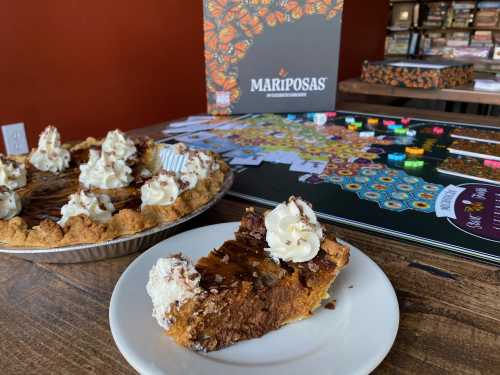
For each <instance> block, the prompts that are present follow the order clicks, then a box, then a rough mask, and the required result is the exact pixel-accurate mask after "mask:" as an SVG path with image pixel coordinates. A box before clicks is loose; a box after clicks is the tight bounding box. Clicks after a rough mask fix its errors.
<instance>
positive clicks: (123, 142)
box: [102, 129, 137, 161]
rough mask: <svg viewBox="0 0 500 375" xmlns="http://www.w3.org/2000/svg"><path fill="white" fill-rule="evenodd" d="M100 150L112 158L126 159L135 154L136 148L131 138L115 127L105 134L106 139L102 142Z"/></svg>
mask: <svg viewBox="0 0 500 375" xmlns="http://www.w3.org/2000/svg"><path fill="white" fill-rule="evenodd" d="M102 151H103V152H105V153H106V154H108V155H109V157H110V158H111V159H113V160H125V161H127V160H128V159H130V158H131V157H133V156H134V155H135V154H136V152H137V148H136V147H135V144H134V141H133V140H132V139H130V138H129V137H127V136H126V135H125V134H124V133H123V132H122V131H120V130H118V129H116V130H112V131H110V132H108V134H107V135H106V139H105V140H104V142H103V144H102Z"/></svg>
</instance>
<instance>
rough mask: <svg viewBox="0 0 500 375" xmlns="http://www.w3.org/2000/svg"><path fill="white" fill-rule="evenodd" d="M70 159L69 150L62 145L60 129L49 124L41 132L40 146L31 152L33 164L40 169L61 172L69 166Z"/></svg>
mask: <svg viewBox="0 0 500 375" xmlns="http://www.w3.org/2000/svg"><path fill="white" fill-rule="evenodd" d="M70 159H71V155H70V153H69V151H68V150H66V149H65V148H63V147H62V146H61V136H60V135H59V131H58V130H57V129H56V128H55V127H53V126H47V127H46V128H45V130H44V131H43V132H42V134H40V138H39V139H38V148H37V149H36V150H33V151H32V153H31V156H30V162H31V164H33V166H34V167H35V168H36V169H38V170H40V171H44V172H52V173H59V172H62V171H64V170H65V169H66V168H68V166H69V162H70Z"/></svg>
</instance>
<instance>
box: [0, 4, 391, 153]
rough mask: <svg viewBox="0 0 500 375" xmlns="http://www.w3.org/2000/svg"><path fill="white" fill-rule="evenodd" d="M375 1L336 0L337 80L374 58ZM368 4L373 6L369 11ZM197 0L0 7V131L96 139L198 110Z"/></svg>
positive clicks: (201, 97) (380, 31)
mask: <svg viewBox="0 0 500 375" xmlns="http://www.w3.org/2000/svg"><path fill="white" fill-rule="evenodd" d="M385 3H386V1H384V0H370V1H367V0H364V1H362V0H346V4H345V17H344V29H343V42H342V53H341V56H342V62H341V74H340V75H341V77H342V78H346V77H348V76H354V75H358V74H359V67H360V63H361V61H362V60H363V59H364V58H366V57H369V58H378V57H381V56H382V54H383V40H384V35H385V26H386V20H387V13H388V2H387V4H385ZM376 4H377V5H376ZM202 38H203V31H202V2H201V0H198V1H194V0H187V1H186V0H182V1H180V0H122V1H110V0H85V1H83V0H50V1H37V0H15V1H3V2H1V3H0V124H7V123H13V122H24V123H25V124H26V126H27V129H28V136H29V141H30V145H31V146H34V145H35V144H36V139H37V136H38V133H39V132H40V131H41V130H42V129H43V128H44V127H45V126H46V125H48V124H53V125H55V126H57V127H59V129H60V130H61V132H62V134H63V138H64V139H77V138H83V137H85V136H87V135H95V136H101V135H103V134H105V132H106V131H107V130H109V129H112V128H116V127H119V128H121V129H124V130H126V129H131V128H134V127H140V126H143V125H147V124H152V123H155V122H160V121H164V120H167V119H172V118H175V117H179V116H182V115H187V114H193V113H197V112H203V110H204V109H205V87H204V62H203V41H202V40H203V39H202Z"/></svg>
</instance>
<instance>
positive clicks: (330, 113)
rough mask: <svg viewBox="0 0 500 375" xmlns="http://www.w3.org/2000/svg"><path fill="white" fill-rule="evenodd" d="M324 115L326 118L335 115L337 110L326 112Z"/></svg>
mask: <svg viewBox="0 0 500 375" xmlns="http://www.w3.org/2000/svg"><path fill="white" fill-rule="evenodd" d="M326 117H328V118H333V117H337V112H326Z"/></svg>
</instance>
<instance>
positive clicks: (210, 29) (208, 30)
mask: <svg viewBox="0 0 500 375" xmlns="http://www.w3.org/2000/svg"><path fill="white" fill-rule="evenodd" d="M204 28H205V36H204V39H205V48H206V49H208V50H211V51H215V50H216V49H217V31H216V27H215V25H214V23H213V22H210V21H205V23H204Z"/></svg>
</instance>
